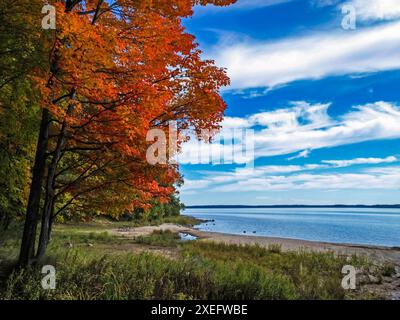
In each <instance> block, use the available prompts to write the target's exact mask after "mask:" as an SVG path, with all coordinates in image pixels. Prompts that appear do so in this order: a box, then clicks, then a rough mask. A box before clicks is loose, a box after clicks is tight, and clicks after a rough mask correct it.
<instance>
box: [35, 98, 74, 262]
mask: <svg viewBox="0 0 400 320" xmlns="http://www.w3.org/2000/svg"><path fill="white" fill-rule="evenodd" d="M72 95H73V93H72ZM72 110H73V106H72V104H70V105H69V106H68V110H67V115H68V116H69V115H71V113H72ZM67 128H68V124H67V121H66V120H64V121H63V124H62V126H61V129H60V133H59V136H58V140H57V145H56V147H55V149H54V151H53V157H52V160H51V163H50V165H49V169H48V173H47V181H46V196H45V200H44V207H43V213H42V224H41V231H40V238H39V245H38V250H37V255H36V258H37V259H41V258H42V257H43V256H44V254H45V252H46V249H47V245H48V243H49V240H50V232H51V231H50V221H51V220H52V215H53V213H54V204H55V200H56V197H55V190H54V185H55V180H56V170H57V165H58V163H59V161H60V159H61V155H62V151H63V148H64V146H65V142H66V136H67Z"/></svg>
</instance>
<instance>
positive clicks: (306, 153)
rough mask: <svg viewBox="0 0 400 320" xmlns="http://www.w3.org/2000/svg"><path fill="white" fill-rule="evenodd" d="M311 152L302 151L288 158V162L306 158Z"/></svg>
mask: <svg viewBox="0 0 400 320" xmlns="http://www.w3.org/2000/svg"><path fill="white" fill-rule="evenodd" d="M310 153H311V151H310V150H304V151H301V152H300V153H298V154H297V155H295V156H293V157H290V158H288V160H289V161H292V160H295V159H301V158H308V156H309V155H310Z"/></svg>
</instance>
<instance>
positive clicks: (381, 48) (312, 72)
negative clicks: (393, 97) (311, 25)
mask: <svg viewBox="0 0 400 320" xmlns="http://www.w3.org/2000/svg"><path fill="white" fill-rule="evenodd" d="M232 39H234V40H232V42H230V43H227V42H226V41H222V42H221V43H220V44H219V45H217V46H215V47H214V48H211V49H210V50H208V52H209V55H210V57H211V58H212V59H214V60H216V61H217V64H218V65H220V66H223V67H226V68H227V71H228V74H229V76H230V78H231V86H230V87H229V89H235V90H240V89H246V88H256V87H269V88H271V87H276V86H279V85H283V84H286V83H290V82H293V81H296V80H303V79H320V78H323V77H327V76H334V75H345V74H358V73H370V72H377V71H385V70H392V69H399V68H400V59H399V55H398V53H399V52H400V23H399V22H391V23H387V24H384V25H379V26H374V27H369V28H359V29H357V30H356V31H344V30H338V31H332V32H325V33H324V32H318V33H312V34H309V35H305V36H302V37H293V38H284V39H279V40H273V41H255V40H247V39H244V40H242V41H240V40H237V38H236V39H235V37H232Z"/></svg>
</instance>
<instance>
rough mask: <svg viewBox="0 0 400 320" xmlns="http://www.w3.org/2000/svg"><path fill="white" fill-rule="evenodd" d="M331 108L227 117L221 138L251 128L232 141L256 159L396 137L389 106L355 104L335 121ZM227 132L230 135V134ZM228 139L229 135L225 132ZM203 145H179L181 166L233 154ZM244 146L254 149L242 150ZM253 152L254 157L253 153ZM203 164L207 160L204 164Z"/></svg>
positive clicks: (398, 112)
mask: <svg viewBox="0 0 400 320" xmlns="http://www.w3.org/2000/svg"><path fill="white" fill-rule="evenodd" d="M329 107H330V104H313V105H312V104H308V103H306V102H296V103H294V104H293V106H292V107H289V108H282V109H278V110H275V111H269V112H261V113H256V114H253V115H249V116H247V117H245V118H239V117H227V118H226V119H225V121H224V123H223V125H224V127H223V128H224V129H223V130H222V133H221V135H225V136H226V134H224V133H226V132H227V131H229V132H231V131H234V130H235V129H241V128H244V129H253V130H254V135H251V136H250V137H249V139H251V141H249V140H247V141H245V142H246V145H243V141H242V140H240V139H237V140H236V142H235V143H236V144H237V146H238V147H237V148H236V150H237V151H238V152H240V153H243V154H245V157H244V158H243V163H245V162H246V161H250V160H251V159H249V157H251V156H252V157H254V158H260V157H270V156H279V155H290V154H294V153H299V152H302V154H300V155H303V156H304V155H306V152H305V151H304V150H308V152H309V151H312V150H315V149H320V148H327V147H335V146H342V145H349V144H353V143H359V142H366V141H374V140H382V139H395V138H400V126H399V123H400V107H399V106H397V105H395V104H391V103H388V102H376V103H371V104H367V105H363V106H355V107H354V108H352V109H350V110H349V111H348V112H347V113H345V114H344V115H342V116H341V117H339V118H331V117H330V116H329V115H328V109H329ZM229 132H228V133H229ZM228 137H229V134H228ZM221 140H222V139H220V137H218V136H217V139H216V142H215V143H213V144H211V145H207V144H204V143H198V142H196V141H195V140H192V141H190V142H189V143H187V144H184V146H183V154H182V155H180V157H179V159H180V160H181V162H182V163H190V162H191V163H193V162H195V161H191V159H192V158H193V157H196V159H198V157H202V158H203V159H209V158H210V157H211V158H214V159H215V157H219V156H220V155H224V154H225V155H228V156H232V152H229V150H228V152H226V150H227V148H229V149H230V150H231V149H232V148H231V145H229V144H228V145H227V144H225V143H223V142H221ZM248 146H251V147H254V150H251V152H246V151H248V150H246V148H247V147H248ZM253 151H254V153H253ZM206 163H207V162H206Z"/></svg>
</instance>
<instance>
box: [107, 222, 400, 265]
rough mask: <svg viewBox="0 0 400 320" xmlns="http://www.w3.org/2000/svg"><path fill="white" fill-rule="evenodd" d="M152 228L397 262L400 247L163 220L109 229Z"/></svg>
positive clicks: (140, 232) (124, 232) (129, 233)
mask: <svg viewBox="0 0 400 320" xmlns="http://www.w3.org/2000/svg"><path fill="white" fill-rule="evenodd" d="M154 231H171V232H174V233H187V234H190V235H192V236H194V237H196V238H198V240H197V241H213V242H216V243H225V244H236V245H259V246H262V247H268V246H270V245H279V246H281V249H282V250H283V251H298V250H310V251H316V252H329V251H331V252H335V253H336V254H340V255H353V254H357V255H366V256H368V257H370V258H372V259H373V260H377V261H380V262H392V263H394V264H396V265H398V266H400V248H398V247H385V246H375V245H362V244H347V243H330V242H322V241H310V240H300V239H288V238H278V237H268V236H259V235H254V236H253V235H235V234H228V233H219V232H209V231H201V230H198V229H195V228H194V227H192V226H190V227H189V226H182V225H177V224H171V223H165V224H162V225H159V226H145V227H137V228H122V229H114V230H113V231H112V233H114V234H116V235H119V236H123V237H128V238H132V237H133V238H134V237H137V236H147V235H150V234H152V233H153V232H154Z"/></svg>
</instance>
